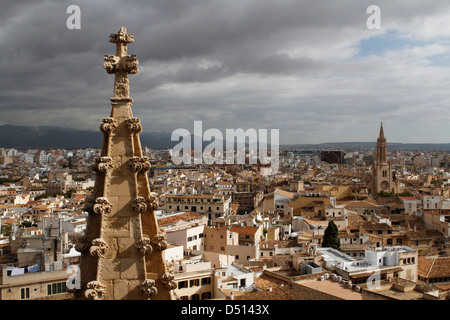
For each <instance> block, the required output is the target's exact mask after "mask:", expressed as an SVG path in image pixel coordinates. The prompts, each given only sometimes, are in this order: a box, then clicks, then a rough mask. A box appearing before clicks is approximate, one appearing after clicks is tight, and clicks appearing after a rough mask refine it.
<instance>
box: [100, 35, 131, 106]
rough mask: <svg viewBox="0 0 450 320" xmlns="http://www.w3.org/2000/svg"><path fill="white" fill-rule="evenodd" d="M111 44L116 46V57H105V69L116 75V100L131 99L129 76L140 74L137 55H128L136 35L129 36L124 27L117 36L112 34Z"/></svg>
mask: <svg viewBox="0 0 450 320" xmlns="http://www.w3.org/2000/svg"><path fill="white" fill-rule="evenodd" d="M109 37H110V39H109V42H112V43H115V44H116V55H115V56H111V55H105V56H104V57H103V59H104V60H105V63H104V64H103V67H104V68H105V69H106V72H108V73H109V74H113V73H114V74H115V80H114V98H115V99H130V84H129V80H128V74H136V73H138V64H139V62H138V59H137V56H136V55H131V56H129V55H127V45H128V43H133V42H134V35H133V34H128V33H127V29H126V28H124V27H122V28H120V30H119V32H118V33H116V34H111V35H110V36H109Z"/></svg>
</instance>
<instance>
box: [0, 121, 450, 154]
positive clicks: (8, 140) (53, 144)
mask: <svg viewBox="0 0 450 320" xmlns="http://www.w3.org/2000/svg"><path fill="white" fill-rule="evenodd" d="M171 135H172V133H171V132H145V131H144V132H142V133H141V135H140V139H141V144H142V146H143V147H148V148H152V149H164V148H172V147H174V146H175V145H177V144H178V141H171ZM192 141H193V140H192ZM102 142H103V133H102V132H101V131H100V130H98V131H88V130H77V129H69V128H60V127H50V126H42V127H27V126H16V125H0V147H1V148H17V149H26V148H40V149H47V148H62V149H77V148H80V149H84V148H100V147H101V146H102ZM208 144H210V142H209V141H206V142H203V146H207V145H208ZM192 146H193V143H192ZM280 147H282V148H283V149H284V148H287V149H307V150H333V149H334V150H374V149H375V148H376V142H336V143H320V144H296V145H282V146H280ZM388 149H389V150H391V151H394V150H420V151H450V143H436V144H433V143H389V142H388Z"/></svg>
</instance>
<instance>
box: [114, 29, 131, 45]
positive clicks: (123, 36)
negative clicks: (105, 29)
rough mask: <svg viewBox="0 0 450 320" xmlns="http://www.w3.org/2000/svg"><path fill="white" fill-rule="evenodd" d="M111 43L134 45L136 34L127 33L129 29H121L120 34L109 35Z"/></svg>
mask: <svg viewBox="0 0 450 320" xmlns="http://www.w3.org/2000/svg"><path fill="white" fill-rule="evenodd" d="M109 38H110V39H109V42H112V43H119V42H122V43H133V42H134V34H130V33H127V29H126V28H124V27H121V28H120V30H119V32H118V33H115V34H111V35H109Z"/></svg>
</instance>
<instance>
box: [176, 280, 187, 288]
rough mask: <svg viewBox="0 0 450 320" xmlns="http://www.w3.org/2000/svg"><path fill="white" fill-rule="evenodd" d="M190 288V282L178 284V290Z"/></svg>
mask: <svg viewBox="0 0 450 320" xmlns="http://www.w3.org/2000/svg"><path fill="white" fill-rule="evenodd" d="M187 287H188V282H187V281H180V282H178V289H183V288H187Z"/></svg>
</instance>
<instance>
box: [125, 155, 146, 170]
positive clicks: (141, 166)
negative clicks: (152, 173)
mask: <svg viewBox="0 0 450 320" xmlns="http://www.w3.org/2000/svg"><path fill="white" fill-rule="evenodd" d="M148 160H149V159H148V157H133V158H131V159H130V160H129V161H130V168H131V169H132V170H134V171H135V172H139V171H148V170H150V162H149V161H148Z"/></svg>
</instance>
